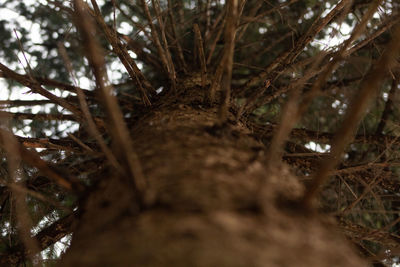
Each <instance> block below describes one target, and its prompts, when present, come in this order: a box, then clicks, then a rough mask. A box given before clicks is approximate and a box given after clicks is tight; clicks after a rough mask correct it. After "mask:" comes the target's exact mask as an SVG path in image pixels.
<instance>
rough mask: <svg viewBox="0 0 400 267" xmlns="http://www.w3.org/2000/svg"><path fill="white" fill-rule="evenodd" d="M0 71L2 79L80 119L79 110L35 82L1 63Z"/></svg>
mask: <svg viewBox="0 0 400 267" xmlns="http://www.w3.org/2000/svg"><path fill="white" fill-rule="evenodd" d="M0 70H1V72H2V75H3V77H7V78H9V79H12V80H14V81H16V82H18V83H20V84H22V85H24V86H26V87H28V88H30V89H31V90H32V92H34V93H38V94H40V95H42V96H44V97H46V98H48V99H49V100H51V101H53V103H55V104H58V105H60V106H62V107H64V108H66V109H67V110H69V111H71V112H72V113H73V114H74V115H75V116H77V117H78V119H81V112H80V111H79V109H78V108H77V107H76V106H74V105H71V104H69V103H68V102H67V101H65V100H64V99H63V98H61V97H58V96H56V95H54V94H52V93H50V92H49V91H47V90H46V89H44V88H43V87H41V86H40V84H39V83H38V82H37V81H35V80H32V79H30V78H29V77H28V76H26V75H21V74H18V73H16V72H15V71H12V70H11V69H9V68H7V67H6V66H4V65H3V64H1V63H0Z"/></svg>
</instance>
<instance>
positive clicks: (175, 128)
mask: <svg viewBox="0 0 400 267" xmlns="http://www.w3.org/2000/svg"><path fill="white" fill-rule="evenodd" d="M200 90H201V89H200V88H198V87H195V88H193V89H186V90H183V92H181V93H180V94H181V95H179V96H178V97H173V96H169V97H164V98H163V99H162V101H160V102H159V103H160V104H159V105H157V104H156V105H154V107H153V108H152V110H151V112H149V113H147V114H146V115H144V116H143V117H142V118H140V119H139V120H137V121H136V122H134V123H132V125H130V129H131V136H132V138H133V141H134V149H135V151H136V152H137V153H138V155H139V157H140V162H141V164H142V168H143V170H144V173H145V176H146V179H147V183H148V186H147V191H146V195H145V201H144V202H145V205H144V206H141V207H140V206H139V205H138V204H137V201H136V199H137V198H136V196H135V193H134V191H133V190H132V188H131V186H130V184H131V183H130V182H129V179H126V178H123V177H119V176H118V175H116V174H115V173H113V171H111V170H110V171H107V172H103V173H102V174H99V182H98V185H97V186H96V189H95V190H94V191H93V192H92V193H91V194H90V195H89V196H88V198H87V201H86V203H85V205H84V208H83V209H82V210H81V216H80V218H79V223H78V224H77V226H76V229H75V231H74V234H73V239H72V245H71V247H70V249H69V250H68V252H67V254H66V255H64V256H63V259H62V263H61V266H141V267H144V266H185V267H187V266H230V267H231V266H243V267H248V266H365V263H364V262H363V261H362V260H360V259H359V258H358V257H357V256H356V254H355V253H354V252H353V249H352V248H351V246H349V245H348V244H347V243H346V240H345V239H344V238H343V237H342V236H341V235H340V234H339V232H337V231H336V230H335V226H334V221H333V220H330V219H322V218H320V217H319V216H318V215H316V214H315V213H304V212H302V211H299V210H296V208H295V206H293V205H291V204H288V203H292V200H295V199H296V198H299V197H300V196H301V195H302V193H303V186H302V185H301V184H300V183H299V182H298V181H297V179H296V178H295V177H294V176H293V175H292V174H291V173H290V171H289V169H288V168H287V167H286V166H284V165H279V166H274V167H273V168H272V169H269V170H267V169H266V167H265V166H266V164H265V163H266V159H265V156H264V149H265V148H264V146H263V145H262V144H261V143H259V142H258V141H256V140H255V139H253V138H252V137H251V131H250V130H249V129H248V128H247V127H246V125H245V124H243V123H242V122H237V123H234V115H233V114H232V113H230V114H229V118H228V121H229V123H228V124H227V125H224V126H215V125H217V124H216V122H217V121H218V119H217V110H218V108H217V107H207V106H204V105H203V104H202V103H203V101H202V99H203V95H202V94H201V93H200ZM176 99H179V103H176ZM285 203H286V204H285Z"/></svg>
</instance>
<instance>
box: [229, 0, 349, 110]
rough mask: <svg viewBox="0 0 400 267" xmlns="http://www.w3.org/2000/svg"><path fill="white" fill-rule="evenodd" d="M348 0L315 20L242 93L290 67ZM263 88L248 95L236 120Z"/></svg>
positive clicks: (249, 107) (254, 77) (253, 78)
mask: <svg viewBox="0 0 400 267" xmlns="http://www.w3.org/2000/svg"><path fill="white" fill-rule="evenodd" d="M350 2H351V1H350V0H342V1H340V3H338V4H337V5H336V6H335V8H334V9H332V10H331V12H329V13H328V14H327V15H326V16H325V17H324V18H319V19H317V20H316V21H315V22H314V23H313V24H312V25H311V27H310V28H309V30H308V31H307V32H306V33H305V34H303V35H302V36H301V37H300V38H299V39H298V40H297V41H296V45H295V46H294V47H293V48H291V49H289V50H287V51H284V52H282V53H281V54H280V55H279V56H278V57H276V58H275V59H274V60H273V62H272V63H271V64H269V65H268V66H267V67H266V68H265V70H264V71H262V72H260V73H259V74H257V75H255V76H253V77H252V78H250V79H249V80H248V81H247V82H246V83H245V85H244V86H243V89H242V91H247V90H249V89H250V88H251V87H252V86H255V85H256V84H258V83H260V81H262V80H264V81H265V80H267V81H272V80H274V78H275V77H276V75H277V73H279V72H282V71H283V70H284V69H286V68H287V67H288V66H290V65H291V64H292V63H293V62H294V60H295V59H296V58H297V56H298V55H299V54H300V53H301V52H302V51H303V49H304V47H306V46H307V45H308V44H309V43H310V42H311V41H312V40H313V39H314V38H315V36H316V35H317V34H318V33H319V32H320V31H321V30H322V29H323V28H324V27H325V26H326V25H327V24H328V23H329V22H330V21H332V19H333V18H335V17H336V16H337V15H338V14H339V13H340V12H342V10H343V9H344V8H345V7H346V6H347V5H348V4H349V3H350ZM264 90H265V89H264V88H263V87H261V88H259V89H257V90H255V91H253V93H252V94H251V95H250V97H249V98H248V101H247V102H246V103H245V104H244V105H243V106H242V107H241V109H240V111H239V113H238V116H237V117H238V118H240V117H241V115H242V113H243V112H244V111H248V110H251V109H252V108H253V105H254V103H255V101H256V100H257V99H258V98H259V97H260V96H261V95H262V94H263V93H264Z"/></svg>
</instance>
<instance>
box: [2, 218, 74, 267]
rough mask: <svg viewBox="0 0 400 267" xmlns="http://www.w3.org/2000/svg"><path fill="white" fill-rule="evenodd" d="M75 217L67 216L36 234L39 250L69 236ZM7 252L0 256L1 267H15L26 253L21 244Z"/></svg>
mask: <svg viewBox="0 0 400 267" xmlns="http://www.w3.org/2000/svg"><path fill="white" fill-rule="evenodd" d="M76 216H77V214H76V212H75V213H72V214H70V215H67V216H65V217H63V218H61V219H59V220H58V221H56V222H54V223H53V224H51V225H49V226H47V227H45V228H43V229H42V230H41V231H40V232H39V233H37V234H36V235H35V239H36V240H37V241H38V244H39V248H40V250H44V249H46V248H47V247H49V246H51V245H53V244H54V243H56V242H57V241H59V240H60V239H61V238H63V237H64V236H66V235H68V234H70V233H71V232H72V227H73V222H74V219H75V218H76ZM9 251H10V253H8V254H2V255H0V264H1V265H2V266H17V264H18V263H20V262H22V261H23V260H24V259H25V257H26V255H27V253H28V251H27V250H26V249H25V248H24V247H23V246H22V245H21V244H17V245H15V246H13V247H12V248H10V249H9Z"/></svg>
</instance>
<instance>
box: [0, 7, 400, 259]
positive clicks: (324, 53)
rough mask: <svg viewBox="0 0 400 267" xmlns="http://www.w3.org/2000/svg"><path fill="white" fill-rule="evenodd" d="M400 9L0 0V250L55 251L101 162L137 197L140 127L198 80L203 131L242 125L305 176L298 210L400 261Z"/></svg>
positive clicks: (141, 188) (270, 162)
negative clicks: (208, 116)
mask: <svg viewBox="0 0 400 267" xmlns="http://www.w3.org/2000/svg"><path fill="white" fill-rule="evenodd" d="M399 8H400V3H399V2H398V1H396V0H354V1H350V0H341V1H338V0H331V1H320V0H268V1H262V0H229V1H228V0H225V1H224V0H207V1H201V0H199V1H192V0H168V1H166V0H152V1H146V0H140V1H132V0H111V1H100V0H97V1H96V0H91V1H82V0H74V1H58V0H54V1H51V0H41V1H14V0H3V1H0V47H1V49H0V58H1V60H0V78H1V79H0V82H1V83H0V85H1V87H2V88H1V92H2V94H1V95H0V96H1V97H3V100H1V101H0V107H1V111H0V114H1V119H2V120H1V121H2V124H1V127H0V146H1V166H0V171H1V173H2V175H1V178H0V179H1V180H0V206H1V207H0V212H1V213H0V214H1V217H0V229H1V239H0V240H1V242H0V257H1V258H4V260H2V259H0V262H7V263H10V262H12V263H13V264H15V265H16V266H19V265H21V266H23V265H24V264H25V265H28V266H29V265H30V264H37V262H36V263H35V261H37V260H38V259H40V258H44V259H46V261H45V262H46V264H48V266H52V264H53V263H56V262H57V259H58V258H59V256H60V255H59V254H60V253H61V251H64V250H67V249H68V246H69V242H70V240H71V236H72V235H73V225H74V221H75V220H76V217H77V216H78V215H77V214H78V213H79V212H81V210H82V206H81V205H82V203H84V202H85V200H86V196H87V195H88V194H90V192H91V191H92V190H93V188H96V185H97V183H98V178H99V174H100V173H104V169H112V170H115V171H116V172H121V173H125V174H126V173H128V174H129V175H130V176H132V177H134V179H133V180H134V181H133V187H134V189H135V192H136V193H137V196H138V200H137V201H138V203H141V201H143V199H141V197H142V196H143V194H144V193H143V192H145V190H146V185H145V184H146V182H145V178H144V177H143V174H142V173H141V167H140V161H139V160H138V155H136V153H135V149H134V146H133V145H132V141H131V137H130V130H131V127H132V128H133V125H135V124H136V123H137V122H138V121H140V120H142V118H144V117H145V116H146V115H148V114H149V113H150V112H153V110H154V108H155V107H159V106H161V105H162V103H163V101H164V103H166V101H167V100H165V99H171V98H174V97H175V98H176V99H175V100H174V101H175V102H177V103H179V101H180V99H183V98H184V92H185V90H186V88H196V90H197V91H199V92H202V93H201V94H199V96H198V97H193V98H194V99H195V100H193V101H192V102H191V103H192V104H193V105H196V107H198V108H200V109H201V108H204V109H207V108H209V107H217V114H218V115H217V116H218V122H217V123H216V124H215V125H214V126H215V127H212V128H210V129H209V131H212V132H213V133H214V134H215V133H216V134H217V135H218V133H219V131H222V132H223V131H224V130H223V129H224V128H226V127H228V126H227V125H233V124H235V123H238V122H240V123H243V124H245V125H246V126H247V127H248V129H249V130H250V133H249V135H251V136H252V137H253V138H255V139H256V140H258V141H260V142H261V143H262V144H263V147H255V148H254V149H255V150H260V151H261V152H262V153H264V154H265V156H266V159H267V160H266V161H265V165H266V166H269V167H270V168H273V166H280V164H281V162H284V163H285V164H287V165H288V166H289V167H290V171H291V172H292V173H293V174H295V175H296V177H297V179H298V180H299V181H300V182H301V183H302V184H304V186H305V188H306V190H305V192H304V194H303V195H302V196H301V197H299V198H298V199H296V203H298V205H299V207H300V208H299V209H304V210H309V209H313V210H314V209H316V210H318V211H319V212H320V213H322V214H325V215H327V216H334V217H335V218H336V219H337V221H338V224H339V227H340V228H341V229H342V230H343V232H344V234H345V235H346V236H347V237H348V239H349V240H350V241H351V242H352V243H353V244H354V245H355V246H356V247H357V249H358V250H359V252H360V255H363V256H364V257H365V258H366V259H368V260H369V261H370V262H371V263H374V264H388V265H391V264H393V263H395V262H396V261H397V260H398V258H397V257H396V255H398V253H399V250H398V248H399V244H400V243H399V242H400V241H399V240H400V237H399V233H398V231H399V224H398V223H399V221H400V217H399V212H400V209H399V204H400V195H399V193H398V192H399V189H400V176H399V175H400V154H399V151H400V150H399V148H400V140H399V137H400V125H399V118H400V110H399V101H400V95H399V81H400V80H399V79H400V73H399V71H400V69H399V64H398V56H399V52H400V26H399ZM168 101H169V100H168ZM228 114H233V115H234V116H233V117H232V116H231V115H228ZM140 157H141V155H139V158H140ZM141 160H142V159H141ZM157 167H158V166H154V168H157ZM316 203H317V204H316ZM78 217H79V216H78ZM38 252H40V253H39V254H38ZM37 255H41V256H40V257H38V256H37Z"/></svg>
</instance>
